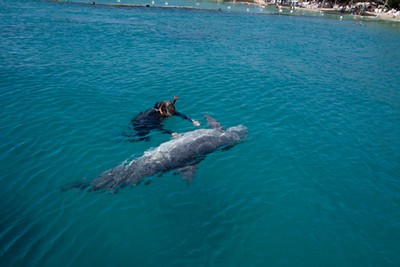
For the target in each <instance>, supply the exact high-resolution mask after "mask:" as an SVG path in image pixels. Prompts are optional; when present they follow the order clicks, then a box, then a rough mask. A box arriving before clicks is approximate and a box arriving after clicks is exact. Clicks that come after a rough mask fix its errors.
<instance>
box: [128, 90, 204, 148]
mask: <svg viewBox="0 0 400 267" xmlns="http://www.w3.org/2000/svg"><path fill="white" fill-rule="evenodd" d="M177 100H178V97H176V96H174V100H173V101H169V100H165V101H161V102H157V103H155V104H154V106H153V108H151V109H149V110H146V111H144V112H142V113H140V114H139V115H137V116H136V117H135V118H133V119H132V120H131V123H132V126H133V130H134V131H135V134H134V136H133V138H131V139H130V140H131V141H132V142H136V141H148V140H150V137H149V134H150V131H152V130H158V131H160V132H162V133H165V134H171V135H173V136H175V135H176V133H175V132H173V131H170V130H167V129H164V128H163V126H162V122H163V121H164V120H165V119H166V118H169V117H172V116H178V117H180V118H182V119H184V120H187V121H190V122H191V123H193V125H195V126H200V123H199V122H198V121H196V120H193V119H191V118H189V117H188V116H186V115H184V114H182V113H179V112H177V111H176V109H175V102H176V101H177Z"/></svg>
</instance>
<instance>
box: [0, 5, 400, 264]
mask: <svg viewBox="0 0 400 267" xmlns="http://www.w3.org/2000/svg"><path fill="white" fill-rule="evenodd" d="M399 43H400V27H398V26H395V27H394V26H393V25H391V24H385V23H384V24H379V23H360V22H355V21H349V20H344V21H340V20H337V19H321V18H315V17H286V16H275V15H263V14H254V13H251V12H250V13H246V12H216V11H212V10H211V11H204V10H186V9H163V8H114V7H102V6H89V5H71V4H59V3H58V4H57V3H49V2H42V1H21V2H15V1H2V2H1V4H0V105H1V114H0V115H1V116H0V137H1V143H0V163H1V166H2V169H1V172H0V198H1V199H0V244H1V246H0V248H1V249H0V266H55V265H56V264H60V263H62V264H63V265H64V266H89V265H90V266H155V265H162V266H189V265H190V266H267V265H269V266H293V265H295V266H398V265H399V264H400V256H399V255H400V249H399V248H400V246H399V240H400V234H399V233H400V223H399V218H400V208H399V205H400V195H399V192H400V191H399V190H400V181H399V173H400V167H399V162H400V152H399V151H400V138H399V137H400V98H399V96H400V93H399V88H400V87H399V83H400V78H399V75H398V73H400V64H399V54H398V44H399ZM174 95H177V96H179V98H180V99H179V101H178V102H177V109H178V110H179V111H180V112H182V113H184V114H187V115H189V116H191V117H193V118H195V119H198V120H200V122H201V124H202V125H201V127H207V126H206V122H205V120H204V118H203V117H202V115H203V114H209V115H211V116H213V117H215V118H216V119H218V120H219V121H220V122H221V124H222V125H224V126H226V127H229V126H233V125H238V124H243V125H245V126H247V127H248V129H249V136H248V138H247V140H246V142H245V143H242V144H240V145H238V146H236V147H234V148H233V149H231V150H228V151H218V152H215V153H213V154H211V155H209V156H208V157H207V158H206V159H205V160H203V161H202V162H201V163H200V164H199V166H198V170H197V173H196V176H195V179H194V181H193V182H192V183H191V184H189V185H188V184H187V183H186V182H185V181H183V180H182V179H181V178H180V177H179V176H175V175H173V174H172V173H168V174H165V175H163V176H162V177H153V178H152V180H153V182H152V183H151V184H150V185H148V186H145V185H140V186H138V187H135V188H130V189H129V188H126V189H124V190H121V191H120V192H118V194H114V195H112V194H108V193H93V192H91V193H86V192H83V191H70V192H60V190H59V189H60V187H61V186H62V185H64V184H66V183H68V182H71V181H75V180H77V179H79V178H81V177H88V179H93V178H95V177H96V176H97V175H98V174H100V173H101V172H103V171H105V170H107V169H108V168H111V167H114V166H116V165H118V164H120V163H122V162H124V161H125V160H127V159H133V158H135V157H137V156H140V155H141V154H142V153H143V152H144V151H146V150H148V149H149V148H151V147H155V146H158V145H159V144H160V143H162V142H165V141H167V140H169V138H170V137H169V136H168V135H162V134H160V133H157V132H154V133H152V136H151V137H152V138H151V141H149V142H142V143H131V142H127V141H126V139H124V137H123V136H122V134H121V133H123V132H124V131H125V130H126V129H127V127H128V126H129V122H130V119H131V118H132V117H134V116H135V115H136V114H137V113H138V112H140V111H143V110H145V109H147V108H149V107H151V106H152V105H153V104H154V102H156V101H159V100H162V99H171V98H172V97H173V96H174ZM165 127H166V128H168V129H172V130H175V131H177V132H186V131H190V130H194V129H195V128H196V127H194V126H193V125H191V124H190V123H188V122H185V121H182V120H180V119H179V118H171V119H169V120H168V121H167V122H166V125H165Z"/></svg>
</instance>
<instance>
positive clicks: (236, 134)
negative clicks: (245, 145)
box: [226, 125, 248, 142]
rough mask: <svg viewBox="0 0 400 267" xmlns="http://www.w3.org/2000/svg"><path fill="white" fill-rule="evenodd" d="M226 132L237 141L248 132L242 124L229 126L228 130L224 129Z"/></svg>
mask: <svg viewBox="0 0 400 267" xmlns="http://www.w3.org/2000/svg"><path fill="white" fill-rule="evenodd" d="M226 132H227V133H229V135H231V136H232V138H233V139H234V141H237V142H238V141H241V140H242V139H244V138H246V137H247V133H248V131H247V128H246V127H245V126H243V125H238V126H233V127H230V128H228V130H226Z"/></svg>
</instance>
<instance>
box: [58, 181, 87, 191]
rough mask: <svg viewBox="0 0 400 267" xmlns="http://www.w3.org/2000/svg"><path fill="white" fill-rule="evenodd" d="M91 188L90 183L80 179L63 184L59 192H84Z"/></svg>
mask: <svg viewBox="0 0 400 267" xmlns="http://www.w3.org/2000/svg"><path fill="white" fill-rule="evenodd" d="M89 187H91V185H90V182H89V181H87V180H86V178H81V179H79V180H77V181H74V182H71V183H68V184H65V185H63V186H61V187H60V191H61V192H65V191H70V190H86V189H88V188H89Z"/></svg>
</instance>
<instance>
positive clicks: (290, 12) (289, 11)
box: [48, 0, 400, 23]
mask: <svg viewBox="0 0 400 267" xmlns="http://www.w3.org/2000/svg"><path fill="white" fill-rule="evenodd" d="M48 1H49V2H54V3H63V4H77V5H88V6H106V7H120V8H170V9H173V8H176V9H190V10H210V11H218V12H241V11H230V6H229V4H233V5H247V6H249V7H250V6H252V7H260V8H268V9H270V10H271V11H273V9H277V10H276V12H265V13H264V14H276V15H287V16H319V17H322V16H324V15H325V14H327V15H329V16H330V18H332V16H333V15H337V16H338V17H337V18H338V19H340V20H342V19H343V20H349V19H352V20H360V21H376V22H379V21H380V22H395V23H399V22H400V16H397V17H395V16H394V15H389V14H386V13H375V12H366V15H354V14H351V13H349V12H344V13H343V12H340V11H339V10H336V9H335V8H321V7H313V6H309V7H294V8H292V7H291V6H286V5H277V4H272V3H266V2H265V1H264V0H254V2H245V1H243V2H242V1H233V2H224V4H226V5H228V10H222V9H221V8H215V9H213V8H201V7H199V6H179V5H154V4H150V3H149V4H134V3H132V4H128V3H126V4H124V3H96V2H95V1H93V2H78V1H77V2H69V1H68V0H48ZM247 11H248V10H247ZM243 12H245V11H243ZM307 12H309V14H306V13H307Z"/></svg>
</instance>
